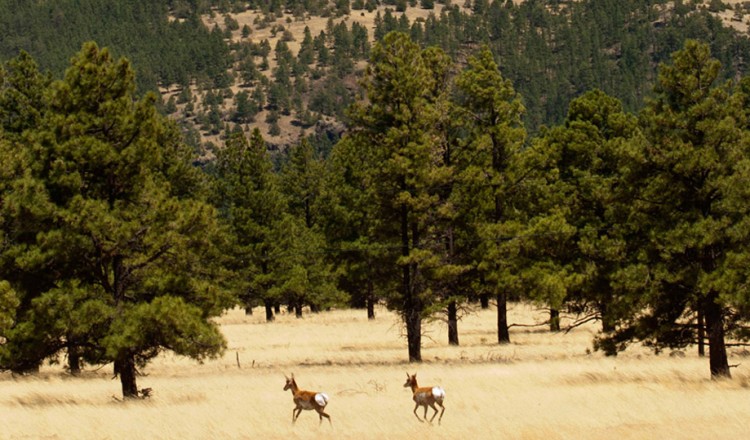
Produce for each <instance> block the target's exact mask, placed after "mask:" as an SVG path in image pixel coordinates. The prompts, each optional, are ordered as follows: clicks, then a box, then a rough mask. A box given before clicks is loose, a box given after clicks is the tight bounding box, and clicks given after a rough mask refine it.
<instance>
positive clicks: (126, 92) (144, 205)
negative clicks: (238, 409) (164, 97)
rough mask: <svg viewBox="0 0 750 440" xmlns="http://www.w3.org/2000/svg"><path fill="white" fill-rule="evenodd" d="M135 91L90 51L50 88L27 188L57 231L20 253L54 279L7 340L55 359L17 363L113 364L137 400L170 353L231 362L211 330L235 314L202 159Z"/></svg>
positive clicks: (121, 68)
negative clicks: (152, 365) (142, 380)
mask: <svg viewBox="0 0 750 440" xmlns="http://www.w3.org/2000/svg"><path fill="white" fill-rule="evenodd" d="M134 90H135V82H134V74H133V71H132V69H131V67H130V63H129V62H128V61H127V60H125V59H120V60H114V59H113V58H112V57H111V55H110V53H109V51H108V50H107V49H101V50H100V49H99V48H98V47H97V46H96V45H95V44H93V43H86V44H85V45H84V46H83V48H82V50H81V52H80V53H79V54H77V55H76V57H74V58H73V60H72V61H71V66H70V68H69V69H68V70H67V71H66V74H65V78H64V79H63V80H61V81H56V82H54V83H53V84H52V85H51V87H50V90H49V96H50V98H49V99H50V101H49V111H48V112H47V114H46V115H45V117H44V118H43V120H42V122H41V123H40V127H38V128H36V129H35V130H34V131H33V132H30V133H29V135H30V139H31V140H33V143H32V144H30V145H29V147H30V148H32V149H34V150H36V151H37V152H39V153H41V154H37V155H35V156H34V157H35V160H36V161H38V162H36V163H33V164H32V165H31V167H30V169H31V170H32V175H31V176H30V177H31V180H28V178H27V182H29V183H33V184H34V185H35V187H36V189H37V192H38V197H39V198H40V199H42V200H43V199H44V198H46V203H45V205H44V206H46V207H47V209H49V210H50V211H51V212H52V214H53V215H54V218H55V219H56V221H55V222H54V224H51V225H48V226H47V227H46V228H45V229H40V230H39V231H38V232H37V234H36V240H35V241H34V242H31V243H30V244H29V246H28V247H26V249H25V250H24V251H23V252H24V253H25V255H26V256H27V258H28V257H33V256H36V257H33V258H31V259H27V261H28V262H29V263H30V265H31V267H32V268H33V266H34V265H44V266H45V267H46V268H47V270H48V271H49V268H55V269H54V270H53V271H52V272H53V273H54V276H55V278H56V280H55V283H54V285H53V286H51V287H49V288H47V289H46V290H44V291H42V292H40V294H39V295H37V296H35V297H33V298H30V301H29V299H26V301H28V302H29V303H30V304H31V307H30V313H29V314H27V315H26V316H25V318H26V319H25V320H24V321H18V322H17V324H16V326H15V327H14V329H13V331H11V332H10V333H9V336H8V341H7V344H8V345H10V346H15V347H22V346H24V338H25V337H26V336H28V335H29V334H34V333H36V332H35V331H34V330H33V329H34V328H36V329H39V331H45V334H44V335H45V336H46V337H47V338H46V339H45V340H43V341H41V342H42V343H43V344H44V345H45V348H44V349H42V350H39V351H37V352H36V353H29V351H28V350H22V351H20V352H16V354H18V353H21V354H29V355H39V354H40V353H41V354H43V355H45V356H47V355H51V354H53V353H54V351H56V350H59V349H61V348H63V347H68V348H69V349H70V348H71V346H73V347H72V348H73V349H76V348H81V349H84V350H83V351H82V352H81V354H82V355H83V356H84V357H85V359H86V360H87V361H89V362H93V363H106V362H111V361H113V362H114V364H115V372H116V374H118V375H119V376H120V381H121V384H122V392H123V396H124V397H127V398H130V397H136V396H138V395H139V392H138V388H137V384H136V368H137V367H139V366H141V367H142V366H145V365H146V364H147V363H148V361H149V360H150V359H152V358H153V357H154V356H156V355H157V354H158V353H159V352H160V351H161V350H164V349H169V350H172V351H174V352H176V353H178V354H182V355H185V356H189V357H192V358H196V359H203V358H206V357H211V356H216V355H218V354H219V353H221V351H222V350H223V348H224V346H225V342H224V339H223V337H222V335H221V333H220V332H219V330H218V327H217V326H216V324H214V323H212V322H211V321H210V320H209V318H211V317H212V316H216V315H218V314H219V313H221V311H222V310H223V309H224V308H225V307H226V306H228V305H229V297H228V296H226V295H225V292H224V291H223V290H222V289H221V287H220V285H221V268H220V267H219V266H218V263H219V262H220V261H221V255H220V254H219V253H218V249H217V247H216V243H220V242H221V241H222V240H223V236H222V235H221V233H220V229H219V227H218V224H217V221H216V220H217V216H216V213H215V210H214V209H213V208H211V207H210V205H208V204H207V203H205V202H204V201H203V198H204V197H205V196H206V195H207V193H206V192H205V190H204V188H205V183H204V181H203V178H202V177H201V174H200V171H199V170H197V169H195V168H192V166H191V161H190V159H191V155H192V151H191V150H190V149H189V148H186V146H185V145H184V144H182V143H181V142H180V135H179V132H178V131H177V130H176V128H175V127H174V126H173V125H172V124H170V123H168V122H167V121H166V120H164V119H163V118H162V117H160V116H159V115H158V114H157V112H156V109H155V106H154V102H155V99H156V98H155V97H154V96H153V95H147V96H146V97H144V98H143V99H140V100H135V99H134ZM17 189H18V190H21V189H22V188H21V187H17ZM19 195H20V194H11V197H18V196H19ZM66 307H70V308H69V309H66ZM67 311H71V312H75V314H73V315H67V316H66V312H67ZM71 317H72V318H77V317H81V318H82V319H81V320H80V321H75V319H74V320H73V321H67V319H71ZM83 318H85V319H83ZM50 330H54V331H55V333H49V332H48V331H50ZM81 338H83V341H84V343H83V344H82V345H81V346H79V347H75V344H78V343H79V341H80V340H81ZM37 340H38V339H37ZM45 351H47V352H46V353H45ZM11 352H12V350H11ZM11 355H13V353H11ZM76 355H77V353H76ZM10 361H11V362H21V363H22V362H27V361H28V362H32V363H33V362H38V361H39V359H38V358H37V359H34V358H31V359H23V358H18V357H15V358H13V357H12V358H11V359H10Z"/></svg>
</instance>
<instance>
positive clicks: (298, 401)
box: [284, 373, 333, 426]
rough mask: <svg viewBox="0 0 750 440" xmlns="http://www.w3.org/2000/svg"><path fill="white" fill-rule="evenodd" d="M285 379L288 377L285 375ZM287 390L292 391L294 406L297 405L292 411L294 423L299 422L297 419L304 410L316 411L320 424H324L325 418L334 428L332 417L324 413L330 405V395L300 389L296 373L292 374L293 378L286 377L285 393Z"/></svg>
mask: <svg viewBox="0 0 750 440" xmlns="http://www.w3.org/2000/svg"><path fill="white" fill-rule="evenodd" d="M284 377H286V375H284ZM286 390H292V397H293V399H294V404H295V405H296V406H295V407H294V409H293V410H292V423H294V422H296V421H297V417H299V414H300V413H301V412H302V410H303V409H307V410H310V409H314V410H315V411H317V412H318V415H319V416H320V423H323V417H325V418H326V419H328V423H330V424H331V426H333V423H332V422H331V416H329V415H328V414H326V413H325V412H323V409H325V407H326V405H328V395H327V394H326V393H318V392H315V391H304V390H301V389H299V387H298V386H297V382H295V381H294V373H292V377H286V385H284V391H286ZM295 413H296V414H295Z"/></svg>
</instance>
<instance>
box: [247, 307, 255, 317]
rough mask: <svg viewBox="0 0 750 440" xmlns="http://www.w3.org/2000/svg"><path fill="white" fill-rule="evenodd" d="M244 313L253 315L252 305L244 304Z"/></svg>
mask: <svg viewBox="0 0 750 440" xmlns="http://www.w3.org/2000/svg"><path fill="white" fill-rule="evenodd" d="M245 315H246V316H253V306H245Z"/></svg>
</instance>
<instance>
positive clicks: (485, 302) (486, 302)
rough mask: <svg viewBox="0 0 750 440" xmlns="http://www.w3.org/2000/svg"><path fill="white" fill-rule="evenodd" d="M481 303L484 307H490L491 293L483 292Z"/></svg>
mask: <svg viewBox="0 0 750 440" xmlns="http://www.w3.org/2000/svg"><path fill="white" fill-rule="evenodd" d="M479 304H480V305H481V307H482V309H489V308H490V295H489V294H487V293H483V294H481V295H479Z"/></svg>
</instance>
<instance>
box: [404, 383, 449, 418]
mask: <svg viewBox="0 0 750 440" xmlns="http://www.w3.org/2000/svg"><path fill="white" fill-rule="evenodd" d="M409 387H410V388H411V392H412V393H413V394H414V402H416V405H415V406H414V415H415V416H417V419H418V420H419V421H420V422H423V421H425V420H427V407H428V406H429V407H430V408H432V409H433V410H434V411H435V413H434V414H433V415H432V418H431V419H430V423H432V421H433V420H435V416H436V415H437V413H438V410H437V408H435V404H436V403H437V404H438V405H440V408H442V409H443V410H442V411H441V412H440V418H439V419H438V424H440V421H441V420H442V419H443V413H444V412H445V406H443V400H445V390H444V389H442V388H441V387H420V386H419V385H417V373H414V374H412V375H409V373H406V383H405V384H404V388H409ZM420 405H421V406H424V420H422V419H420V418H419V415H418V414H417V408H419V406H420Z"/></svg>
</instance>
